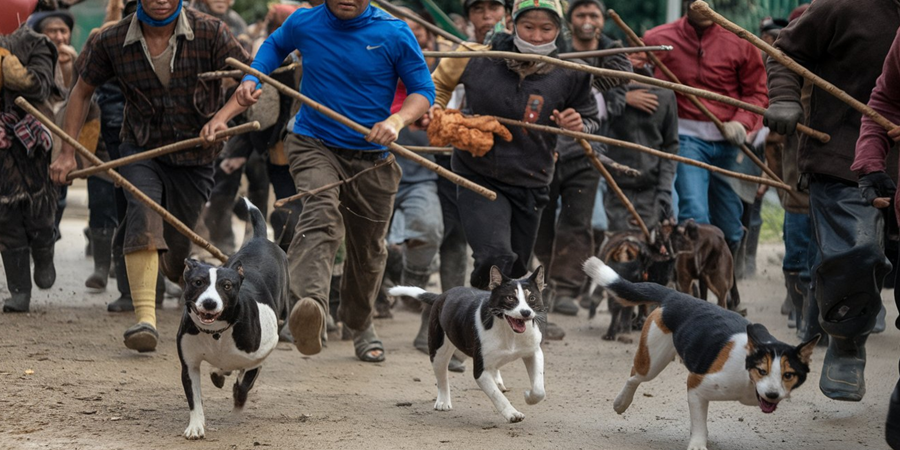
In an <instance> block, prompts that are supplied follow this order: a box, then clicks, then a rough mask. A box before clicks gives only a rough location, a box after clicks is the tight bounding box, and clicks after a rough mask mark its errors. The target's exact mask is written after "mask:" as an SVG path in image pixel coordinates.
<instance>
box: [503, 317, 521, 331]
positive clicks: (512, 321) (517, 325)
mask: <svg viewBox="0 0 900 450" xmlns="http://www.w3.org/2000/svg"><path fill="white" fill-rule="evenodd" d="M506 321H507V322H509V327H510V328H512V330H513V331H515V332H516V333H524V332H525V319H516V318H514V317H509V316H506Z"/></svg>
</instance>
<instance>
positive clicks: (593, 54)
mask: <svg viewBox="0 0 900 450" xmlns="http://www.w3.org/2000/svg"><path fill="white" fill-rule="evenodd" d="M668 51H672V46H671V45H653V46H650V47H647V46H640V47H618V48H606V49H603V50H589V51H586V52H570V53H560V54H559V55H556V57H557V58H559V59H584V58H602V57H604V56H610V55H621V54H624V53H641V52H668Z"/></svg>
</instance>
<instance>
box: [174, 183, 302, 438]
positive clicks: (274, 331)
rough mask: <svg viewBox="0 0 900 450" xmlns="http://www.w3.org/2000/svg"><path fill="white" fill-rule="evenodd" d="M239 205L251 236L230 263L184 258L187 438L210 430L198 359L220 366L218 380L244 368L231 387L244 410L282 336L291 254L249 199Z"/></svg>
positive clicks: (181, 342) (181, 344)
mask: <svg viewBox="0 0 900 450" xmlns="http://www.w3.org/2000/svg"><path fill="white" fill-rule="evenodd" d="M235 213H236V214H237V215H238V217H241V216H242V215H243V216H244V217H246V216H248V215H249V221H248V223H249V224H250V225H251V226H252V229H253V237H252V238H251V239H249V240H247V241H245V242H244V245H243V246H242V247H241V249H240V250H239V251H238V252H237V253H236V254H235V255H234V256H232V257H231V258H229V259H228V262H226V263H225V265H224V266H222V267H214V266H211V265H209V264H206V263H203V262H199V261H195V260H192V259H188V260H185V269H184V284H185V286H184V305H185V308H184V315H183V316H182V319H181V327H180V328H179V329H178V357H179V358H180V360H181V383H182V384H183V385H184V394H185V396H187V401H188V406H189V407H190V408H191V421H190V424H189V425H188V427H187V429H185V430H184V437H186V438H188V439H200V438H202V437H203V436H204V433H205V430H204V427H205V426H206V420H205V417H204V416H203V404H202V400H201V396H200V363H202V362H203V361H206V362H208V363H209V364H211V365H213V366H214V367H216V370H214V371H213V372H212V373H211V374H210V378H212V382H213V384H214V385H215V386H216V387H218V388H221V387H222V386H223V385H224V384H225V377H226V376H228V375H230V374H231V372H232V371H234V370H237V371H239V372H238V376H237V380H235V383H234V389H233V393H234V410H235V412H239V411H240V410H241V409H242V408H243V407H244V403H245V402H246V401H247V393H248V392H249V391H250V389H251V388H252V387H253V383H254V382H255V381H256V377H257V376H258V375H259V370H260V366H261V365H262V363H263V361H264V360H265V359H266V357H267V356H269V353H271V352H272V350H274V349H275V346H276V344H278V331H279V328H280V324H283V323H284V320H285V319H286V318H287V314H288V309H287V308H288V298H289V297H288V295H289V290H288V289H289V287H288V286H289V283H288V267H287V256H286V255H285V253H284V251H283V250H281V249H280V248H279V247H278V246H277V245H275V244H274V243H272V242H271V241H269V240H268V239H267V238H266V221H265V218H263V215H262V213H261V212H260V211H259V209H257V208H256V206H253V204H252V203H250V201H249V200H247V199H243V200H242V201H240V202H238V204H237V205H235Z"/></svg>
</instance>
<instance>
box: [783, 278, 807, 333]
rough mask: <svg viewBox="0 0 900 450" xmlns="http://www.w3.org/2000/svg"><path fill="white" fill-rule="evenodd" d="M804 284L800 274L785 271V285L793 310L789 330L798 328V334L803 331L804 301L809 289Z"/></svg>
mask: <svg viewBox="0 0 900 450" xmlns="http://www.w3.org/2000/svg"><path fill="white" fill-rule="evenodd" d="M803 284H804V283H803V282H802V281H800V272H788V271H784V285H785V287H786V288H787V294H788V298H790V300H791V309H792V311H791V316H790V317H789V320H788V328H796V329H797V332H798V333H799V332H800V330H802V329H803V325H802V322H803V301H804V297H806V295H807V292H806V291H807V289H806V288H804V287H803Z"/></svg>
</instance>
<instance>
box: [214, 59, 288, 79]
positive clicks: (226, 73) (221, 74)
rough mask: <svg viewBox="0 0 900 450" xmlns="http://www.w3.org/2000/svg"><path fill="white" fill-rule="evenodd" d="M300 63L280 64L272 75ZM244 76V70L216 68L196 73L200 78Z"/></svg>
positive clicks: (286, 70)
mask: <svg viewBox="0 0 900 450" xmlns="http://www.w3.org/2000/svg"><path fill="white" fill-rule="evenodd" d="M300 66H301V64H300V63H297V62H295V63H290V64H288V65H286V66H281V67H279V68H277V69H275V70H273V71H272V75H278V74H280V73H284V72H290V71H292V70H294V69H296V68H298V67H300ZM243 76H244V72H241V71H240V70H217V71H215V72H204V73H201V74H199V75H197V78H199V79H201V80H218V79H220V78H242V77H243Z"/></svg>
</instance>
